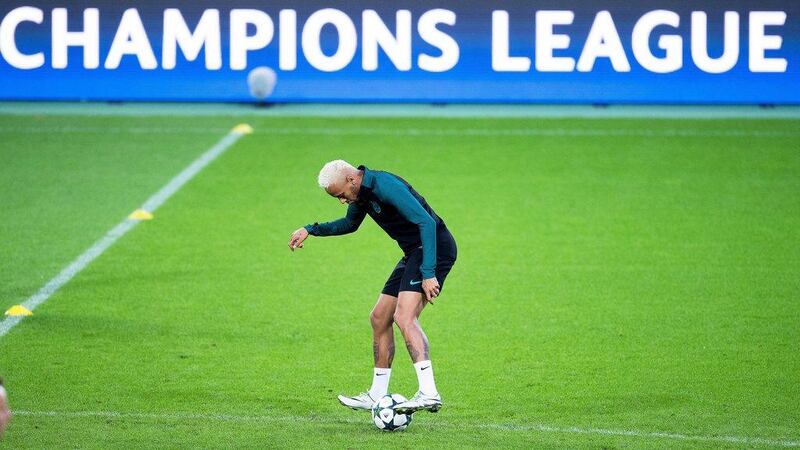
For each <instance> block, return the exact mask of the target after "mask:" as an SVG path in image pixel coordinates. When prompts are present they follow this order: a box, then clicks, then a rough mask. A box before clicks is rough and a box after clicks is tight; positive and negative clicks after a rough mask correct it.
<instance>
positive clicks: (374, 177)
mask: <svg viewBox="0 0 800 450" xmlns="http://www.w3.org/2000/svg"><path fill="white" fill-rule="evenodd" d="M358 169H359V170H363V171H364V177H363V179H362V181H361V190H360V191H359V193H358V200H357V201H355V202H353V203H351V204H350V205H348V207H347V215H346V216H345V217H342V218H341V219H338V220H334V221H332V222H325V223H314V224H312V225H306V226H305V229H306V230H307V231H308V233H309V234H311V235H313V236H336V235H341V234H347V233H352V232H354V231H356V230H357V229H358V227H359V225H361V222H362V221H363V220H364V216H365V215H366V214H369V216H370V217H372V220H374V221H375V223H377V224H378V226H380V227H381V228H383V231H385V232H386V234H388V235H389V237H391V238H392V239H394V240H395V241H397V244H398V245H399V246H400V248H401V249H402V250H403V252H404V253H405V254H406V255H408V254H410V253H411V252H413V251H414V250H416V249H418V248H420V247H422V266H421V267H420V272H422V277H423V278H425V279H428V278H433V277H434V276H436V275H435V274H436V235H437V233H438V232H439V231H445V230H447V227H446V226H445V224H444V221H442V219H441V218H439V216H437V215H436V213H435V212H433V209H432V208H431V207H430V205H428V202H426V201H425V198H424V197H422V196H421V195H419V193H418V192H417V191H415V190H414V188H413V187H411V185H410V184H408V183H407V182H406V181H405V180H404V179H402V178H400V177H399V176H397V175H394V174H392V173H389V172H384V171H381V170H370V169H367V168H366V167H364V166H358Z"/></svg>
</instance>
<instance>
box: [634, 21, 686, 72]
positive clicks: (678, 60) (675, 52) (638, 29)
mask: <svg viewBox="0 0 800 450" xmlns="http://www.w3.org/2000/svg"><path fill="white" fill-rule="evenodd" d="M680 21H681V18H680V16H678V14H677V13H675V12H672V11H666V10H663V9H659V10H655V11H650V12H648V13H647V14H645V15H643V16H642V17H640V18H639V20H638V21H637V22H636V25H634V26H633V36H632V38H631V45H632V47H633V55H634V56H635V57H636V60H637V61H638V62H639V64H641V65H642V67H644V68H645V69H647V70H649V71H651V72H655V73H669V72H674V71H676V70H678V69H680V68H681V67H682V66H683V41H682V39H681V37H680V36H678V35H666V36H661V37H659V38H658V47H659V48H661V49H663V50H665V51H666V55H665V56H664V57H663V58H657V57H656V56H655V55H653V53H652V52H651V51H650V34H651V33H652V32H653V29H654V28H655V27H657V26H659V25H668V26H671V27H674V28H678V26H679V25H680Z"/></svg>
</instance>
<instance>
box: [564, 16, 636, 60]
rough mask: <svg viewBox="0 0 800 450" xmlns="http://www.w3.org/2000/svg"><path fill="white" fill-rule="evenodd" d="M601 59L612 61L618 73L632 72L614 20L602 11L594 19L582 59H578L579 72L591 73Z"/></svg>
mask: <svg viewBox="0 0 800 450" xmlns="http://www.w3.org/2000/svg"><path fill="white" fill-rule="evenodd" d="M599 57H604V58H608V59H609V60H611V66H613V67H614V70H616V71H617V72H630V71H631V64H630V63H629V62H628V57H627V56H625V49H624V48H623V47H622V41H620V39H619V33H617V27H616V26H614V19H612V18H611V13H610V12H608V11H600V12H599V13H597V16H595V18H594V23H593V24H592V29H591V30H589V37H587V38H586V43H585V44H584V46H583V51H582V52H581V57H580V58H578V66H577V68H578V71H579V72H591V71H592V68H593V67H594V62H595V60H597V58H599Z"/></svg>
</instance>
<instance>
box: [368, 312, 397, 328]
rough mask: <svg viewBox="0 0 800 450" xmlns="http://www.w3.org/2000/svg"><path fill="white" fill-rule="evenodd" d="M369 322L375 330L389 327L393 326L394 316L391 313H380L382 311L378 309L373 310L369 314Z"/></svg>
mask: <svg viewBox="0 0 800 450" xmlns="http://www.w3.org/2000/svg"><path fill="white" fill-rule="evenodd" d="M387 316H388V317H387ZM369 323H370V324H371V325H372V328H373V329H375V330H380V329H384V328H388V327H391V326H392V316H391V315H387V314H380V313H378V312H376V311H372V312H371V313H370V314H369Z"/></svg>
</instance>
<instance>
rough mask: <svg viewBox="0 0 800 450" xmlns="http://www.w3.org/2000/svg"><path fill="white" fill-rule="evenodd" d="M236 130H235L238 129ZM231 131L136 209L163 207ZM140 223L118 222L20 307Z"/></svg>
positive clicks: (31, 305)
mask: <svg viewBox="0 0 800 450" xmlns="http://www.w3.org/2000/svg"><path fill="white" fill-rule="evenodd" d="M237 128H238V127H237ZM237 128H234V130H232V131H230V132H229V133H228V134H227V135H225V137H223V138H222V139H221V140H220V141H219V142H217V143H216V144H215V145H214V146H213V147H211V148H210V149H208V150H207V151H206V152H205V153H203V154H202V155H200V157H198V158H197V159H195V160H194V161H193V162H192V163H191V164H189V166H187V167H186V168H185V169H183V171H181V173H179V174H178V175H176V176H175V177H174V178H173V179H172V180H170V181H169V183H167V184H166V185H165V186H164V187H163V188H161V190H159V191H158V192H156V193H155V194H153V195H152V196H151V197H150V198H149V199H147V201H146V202H144V204H143V205H142V206H141V207H140V208H139V209H143V210H145V211H148V212H154V211H155V210H156V209H158V207H159V206H161V205H162V204H164V202H165V201H167V199H169V198H170V197H171V196H172V194H174V193H175V192H177V191H178V189H180V188H181V187H182V186H183V185H184V184H186V182H188V181H189V180H191V179H192V177H194V176H195V175H197V173H198V172H200V171H201V170H203V168H204V167H205V166H207V165H208V164H209V163H211V161H213V160H214V159H216V158H217V157H218V156H219V155H221V154H222V153H223V152H224V151H225V150H227V149H228V148H229V147H230V146H231V145H233V144H234V143H235V142H236V141H238V140H239V138H241V137H242V136H243V135H244V134H245V132H244V131H241V130H237ZM139 222H140V221H139V220H137V219H131V218H126V219H125V220H123V221H122V222H120V223H118V224H117V225H116V226H115V227H114V228H112V229H111V230H109V231H108V232H107V233H106V234H105V236H103V237H101V238H100V239H99V240H98V241H97V242H95V243H94V244H92V246H91V247H89V248H88V249H87V250H86V251H85V252H83V254H81V255H80V256H78V257H77V258H76V259H75V260H74V261H72V262H71V263H69V265H67V267H65V268H64V269H63V270H61V272H60V273H59V274H58V275H56V276H55V277H54V278H53V279H51V280H50V281H48V282H47V284H45V285H44V286H43V287H42V288H41V289H39V291H38V292H36V293H35V294H33V295H32V296H30V297H29V298H28V299H27V300H25V302H24V303H22V306H24V307H25V308H27V309H29V310H30V311H33V310H34V309H36V307H37V306H39V305H41V304H42V303H44V302H46V301H47V299H49V298H50V296H51V295H53V294H54V293H55V292H56V291H58V289H59V288H61V287H62V286H64V285H65V284H67V283H68V282H69V281H70V280H71V279H72V278H73V277H74V276H75V275H77V274H78V272H80V271H81V270H83V269H84V268H85V267H86V266H88V265H89V263H91V262H92V261H94V260H95V259H96V258H97V257H98V256H100V255H101V254H103V252H104V251H106V249H108V247H111V245H112V244H114V242H116V241H117V239H119V238H120V237H122V236H124V235H125V233H127V232H128V231H130V230H132V229H133V228H134V227H135V226H136V225H137V224H138V223H139ZM21 321H22V317H21V316H15V317H7V318H6V319H5V320H3V321H2V322H0V337H2V336H3V335H5V334H6V333H8V332H9V331H10V330H11V329H12V328H14V327H15V326H16V325H17V324H18V323H20V322H21Z"/></svg>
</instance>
